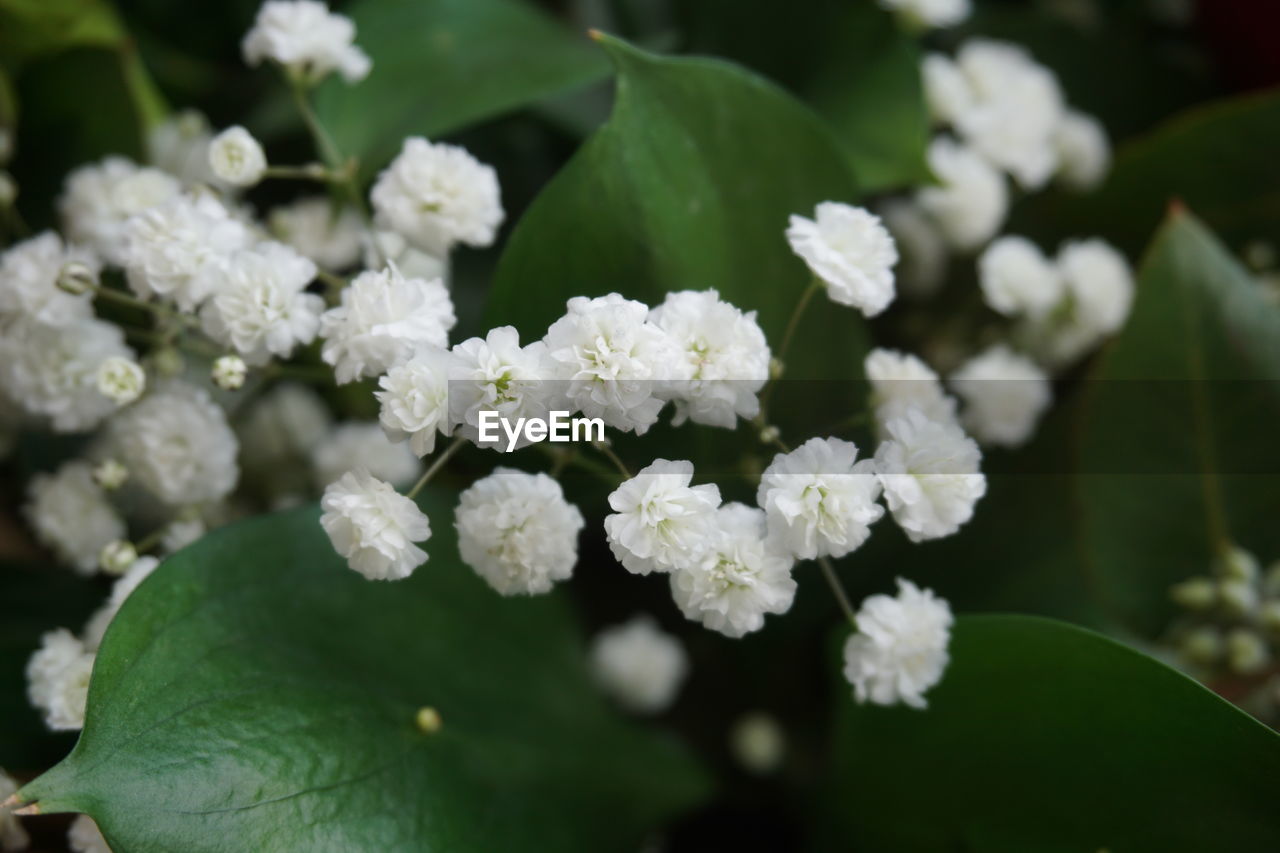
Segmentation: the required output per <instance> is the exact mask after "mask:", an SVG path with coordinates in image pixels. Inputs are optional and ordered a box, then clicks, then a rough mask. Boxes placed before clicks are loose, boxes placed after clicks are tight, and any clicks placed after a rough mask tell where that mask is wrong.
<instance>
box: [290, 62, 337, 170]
mask: <svg viewBox="0 0 1280 853" xmlns="http://www.w3.org/2000/svg"><path fill="white" fill-rule="evenodd" d="M289 89H290V91H291V92H292V93H293V102H294V103H295V104H297V106H298V112H299V113H301V114H302V120H303V121H304V122H306V125H307V130H308V131H310V133H311V138H312V139H314V140H315V143H316V148H318V149H319V150H320V156H322V157H323V158H324V160H325V162H326V163H328V164H329V168H330V169H333V170H335V171H336V170H338V169H340V168H342V155H341V154H340V153H338V146H337V145H335V144H334V142H333V139H332V138H331V137H330V136H329V133H328V131H326V130H325V129H324V125H322V124H321V123H320V117H319V116H317V115H316V112H315V110H314V109H312V108H311V99H310V98H309V97H308V94H309V92H310V88H309V87H308V86H307V84H306V83H305V82H304V81H303V80H301V79H298V78H296V77H291V78H290V80H289Z"/></svg>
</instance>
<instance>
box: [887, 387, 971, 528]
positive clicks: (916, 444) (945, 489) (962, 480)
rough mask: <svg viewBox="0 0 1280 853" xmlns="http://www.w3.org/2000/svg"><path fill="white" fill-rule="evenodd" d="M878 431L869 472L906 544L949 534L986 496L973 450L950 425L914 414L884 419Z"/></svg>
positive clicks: (962, 432)
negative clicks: (878, 442) (880, 487)
mask: <svg viewBox="0 0 1280 853" xmlns="http://www.w3.org/2000/svg"><path fill="white" fill-rule="evenodd" d="M884 432H885V436H886V439H885V441H884V442H883V443H882V444H881V445H880V447H878V448H877V449H876V457H875V472H876V474H877V475H878V476H879V478H880V482H881V483H882V484H883V486H884V496H885V502H886V503H887V504H888V505H889V510H890V511H891V512H892V513H893V518H894V520H895V521H897V522H898V526H899V527H901V528H902V529H903V531H904V532H905V533H906V534H907V538H908V539H910V540H911V541H912V542H923V541H925V540H927V539H937V538H940V537H943V536H950V535H951V534H953V533H955V532H956V531H957V530H959V529H960V526H961V525H962V524H964V523H965V522H966V521H968V520H969V519H970V518H972V517H973V508H974V505H975V504H977V502H978V500H979V499H980V498H981V497H982V496H983V495H984V494H986V491H987V480H986V477H984V476H983V475H982V472H981V470H980V465H981V462H982V452H981V451H980V450H979V449H978V445H977V444H976V443H974V441H973V439H971V438H969V437H968V436H967V435H965V434H964V430H962V429H961V428H960V427H959V426H958V425H956V424H955V423H953V422H951V421H937V420H931V419H929V418H928V417H926V416H925V415H924V414H923V413H922V412H921V411H920V410H919V409H912V410H910V411H908V412H906V414H904V415H902V416H901V417H896V418H893V419H891V420H889V421H888V422H886V423H885V425H884Z"/></svg>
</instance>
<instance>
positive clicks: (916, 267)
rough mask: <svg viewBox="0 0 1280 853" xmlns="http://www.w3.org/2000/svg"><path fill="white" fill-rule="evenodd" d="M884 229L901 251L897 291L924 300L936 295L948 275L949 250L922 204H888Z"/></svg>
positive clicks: (899, 201) (883, 213)
mask: <svg viewBox="0 0 1280 853" xmlns="http://www.w3.org/2000/svg"><path fill="white" fill-rule="evenodd" d="M880 217H881V219H883V221H884V224H885V227H886V228H888V229H889V233H890V234H892V235H893V240H894V242H895V243H896V244H897V246H898V248H899V249H900V250H901V254H902V259H901V262H900V263H899V264H898V271H897V285H898V289H899V290H900V291H901V292H902V293H903V294H905V295H907V296H914V297H917V298H923V297H926V296H930V295H931V294H933V293H935V292H937V290H938V288H939V287H940V286H941V285H942V282H943V278H944V276H945V275H946V272H947V260H948V258H949V256H950V250H949V249H948V248H947V242H946V240H944V239H943V238H942V234H941V232H939V230H938V226H937V225H935V224H934V223H933V220H931V219H930V218H929V217H928V216H927V215H925V213H924V211H923V210H921V209H920V207H919V205H917V204H915V203H914V202H912V201H910V200H908V199H895V200H893V201H889V202H886V203H885V205H884V207H883V208H882V209H881V211H880Z"/></svg>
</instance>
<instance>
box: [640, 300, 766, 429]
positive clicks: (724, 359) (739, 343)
mask: <svg viewBox="0 0 1280 853" xmlns="http://www.w3.org/2000/svg"><path fill="white" fill-rule="evenodd" d="M649 320H650V321H651V322H652V323H654V325H656V326H658V328H660V329H662V330H663V331H665V332H666V333H667V335H668V336H669V337H670V338H671V340H672V341H674V342H675V343H676V345H677V346H679V347H680V350H681V353H682V358H683V360H684V361H685V362H686V366H685V367H684V368H683V369H682V370H681V371H680V372H681V373H687V374H689V375H690V378H689V379H687V380H677V381H674V382H672V383H670V384H669V385H668V386H667V387H666V388H664V390H663V392H662V393H663V395H664V396H666V397H669V398H671V399H673V400H674V401H675V405H676V414H675V417H674V418H673V423H675V424H676V425H677V426H678V425H680V424H682V423H684V421H685V419H686V418H688V419H689V420H692V421H693V422H694V423H699V424H707V425H709V426H719V427H724V428H725V429H733V428H734V426H735V425H736V424H737V419H738V418H746V419H751V418H754V417H755V416H756V415H757V414H758V413H759V412H760V401H759V400H758V399H757V398H756V395H757V394H758V393H759V392H760V389H761V388H762V387H764V384H765V382H766V381H768V379H769V344H768V342H767V341H766V340H765V337H764V332H763V331H762V330H761V329H760V324H759V323H757V322H756V312H754V311H749V312H747V313H743V312H742V311H740V310H738V309H737V308H735V307H734V306H733V305H730V304H729V303H728V302H725V301H723V300H721V299H720V294H718V293H717V292H716V291H714V290H703V291H694V290H684V291H680V292H679V293H668V294H667V297H666V299H665V300H664V301H663V303H662V304H661V305H659V306H658V307H657V308H654V309H653V310H652V311H650V312H649Z"/></svg>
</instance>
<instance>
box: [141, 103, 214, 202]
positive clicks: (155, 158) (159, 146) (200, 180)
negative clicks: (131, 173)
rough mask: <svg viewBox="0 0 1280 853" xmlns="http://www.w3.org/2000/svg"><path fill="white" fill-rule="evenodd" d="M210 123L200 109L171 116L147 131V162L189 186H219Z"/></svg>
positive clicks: (183, 111) (182, 111)
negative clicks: (211, 160)
mask: <svg viewBox="0 0 1280 853" xmlns="http://www.w3.org/2000/svg"><path fill="white" fill-rule="evenodd" d="M212 140H213V131H212V130H211V129H210V128H209V120H208V119H206V118H205V117H204V115H203V114H202V113H199V112H197V111H196V110H181V111H179V112H176V113H173V114H171V115H170V116H169V117H168V118H166V119H165V120H164V121H162V122H160V123H159V124H155V125H152V127H151V129H150V130H149V131H147V159H148V160H150V161H151V165H153V166H155V167H156V168H158V169H163V170H164V171H166V172H168V173H169V174H170V175H173V176H174V177H175V178H177V179H178V180H180V181H182V183H184V184H186V185H187V186H195V185H196V184H210V185H213V184H216V183H217V178H216V177H215V176H214V174H213V169H212V168H210V166H209V143H210V142H211V141H212Z"/></svg>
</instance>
